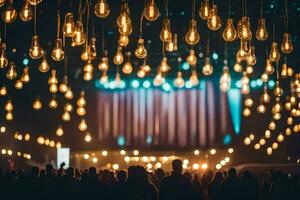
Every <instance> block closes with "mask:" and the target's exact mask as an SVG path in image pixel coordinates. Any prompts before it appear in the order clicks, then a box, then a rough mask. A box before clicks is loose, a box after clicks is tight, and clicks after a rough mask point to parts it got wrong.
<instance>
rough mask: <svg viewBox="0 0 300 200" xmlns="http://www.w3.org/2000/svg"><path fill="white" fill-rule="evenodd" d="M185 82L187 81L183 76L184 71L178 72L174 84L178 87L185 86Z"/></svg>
mask: <svg viewBox="0 0 300 200" xmlns="http://www.w3.org/2000/svg"><path fill="white" fill-rule="evenodd" d="M184 84H185V81H184V79H183V78H182V73H181V72H180V71H179V72H177V76H176V78H175V80H174V85H175V86H176V87H178V88H183V87H184Z"/></svg>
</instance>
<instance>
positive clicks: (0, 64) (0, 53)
mask: <svg viewBox="0 0 300 200" xmlns="http://www.w3.org/2000/svg"><path fill="white" fill-rule="evenodd" d="M0 48H1V49H0V68H4V67H6V66H7V65H8V60H7V57H6V44H5V43H4V42H1V39H0Z"/></svg>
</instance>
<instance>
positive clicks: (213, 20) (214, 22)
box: [207, 5, 222, 31]
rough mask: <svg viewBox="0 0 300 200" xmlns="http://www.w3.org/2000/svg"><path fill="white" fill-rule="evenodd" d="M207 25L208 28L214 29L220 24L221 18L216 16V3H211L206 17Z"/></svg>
mask: <svg viewBox="0 0 300 200" xmlns="http://www.w3.org/2000/svg"><path fill="white" fill-rule="evenodd" d="M207 26H208V28H209V29H210V30H212V31H216V30H218V29H219V28H221V26H222V20H221V18H220V17H219V16H218V8H217V5H213V7H212V9H211V11H210V14H209V17H208V19H207Z"/></svg>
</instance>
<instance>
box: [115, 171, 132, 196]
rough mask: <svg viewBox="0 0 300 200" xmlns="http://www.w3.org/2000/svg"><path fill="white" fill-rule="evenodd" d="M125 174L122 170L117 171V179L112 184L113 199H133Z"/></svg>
mask: <svg viewBox="0 0 300 200" xmlns="http://www.w3.org/2000/svg"><path fill="white" fill-rule="evenodd" d="M126 181H127V174H126V172H125V171H124V170H121V171H118V172H117V181H116V182H115V183H114V185H113V186H112V196H113V200H120V199H122V200H131V199H134V196H133V191H132V190H131V188H130V187H129V186H128V184H127V182H126Z"/></svg>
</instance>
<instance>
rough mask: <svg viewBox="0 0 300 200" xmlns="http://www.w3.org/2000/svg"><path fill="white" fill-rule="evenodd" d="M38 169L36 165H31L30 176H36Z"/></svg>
mask: <svg viewBox="0 0 300 200" xmlns="http://www.w3.org/2000/svg"><path fill="white" fill-rule="evenodd" d="M39 171H40V169H39V168H38V167H32V168H31V176H32V177H38V175H39Z"/></svg>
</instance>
